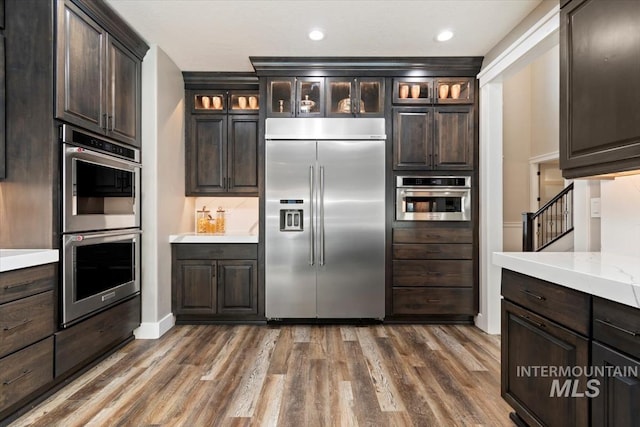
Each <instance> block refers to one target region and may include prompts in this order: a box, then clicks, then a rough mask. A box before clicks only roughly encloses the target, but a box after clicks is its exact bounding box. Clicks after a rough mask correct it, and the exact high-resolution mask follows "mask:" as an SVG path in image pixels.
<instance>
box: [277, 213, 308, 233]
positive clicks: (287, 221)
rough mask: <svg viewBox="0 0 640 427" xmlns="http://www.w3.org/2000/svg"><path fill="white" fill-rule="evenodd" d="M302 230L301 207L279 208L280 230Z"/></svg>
mask: <svg viewBox="0 0 640 427" xmlns="http://www.w3.org/2000/svg"><path fill="white" fill-rule="evenodd" d="M302 230H303V228H302V209H280V231H302Z"/></svg>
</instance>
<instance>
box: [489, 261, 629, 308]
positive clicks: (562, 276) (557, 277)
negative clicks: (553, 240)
mask: <svg viewBox="0 0 640 427" xmlns="http://www.w3.org/2000/svg"><path fill="white" fill-rule="evenodd" d="M493 263H494V264H495V265H498V266H500V267H503V268H506V269H508V270H512V271H515V272H518V273H522V274H526V275H527V276H532V277H536V278H538V279H542V280H546V281H548V282H552V283H557V284H559V285H562V286H566V287H568V288H571V289H575V290H578V291H582V292H585V293H588V294H591V295H595V296H598V297H601V298H605V299H608V300H610V301H615V302H619V303H622V304H626V305H629V306H631V307H635V308H640V258H637V257H630V256H624V255H615V254H607V253H601V252H494V253H493Z"/></svg>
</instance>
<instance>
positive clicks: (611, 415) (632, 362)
mask: <svg viewBox="0 0 640 427" xmlns="http://www.w3.org/2000/svg"><path fill="white" fill-rule="evenodd" d="M592 349H593V352H592V358H591V363H592V365H593V366H594V367H595V368H608V369H612V374H611V375H606V374H605V375H604V376H596V377H595V378H594V379H596V380H597V381H598V383H596V384H594V385H593V386H594V388H595V389H596V390H597V395H596V396H595V397H594V398H593V400H592V402H591V425H593V426H599V427H614V426H615V427H638V425H640V376H639V375H638V372H640V360H639V359H634V358H631V357H629V356H627V355H625V354H623V353H621V352H619V351H615V350H613V349H611V348H609V347H607V346H605V345H602V344H600V343H598V342H594V343H593V346H592ZM616 370H617V373H616Z"/></svg>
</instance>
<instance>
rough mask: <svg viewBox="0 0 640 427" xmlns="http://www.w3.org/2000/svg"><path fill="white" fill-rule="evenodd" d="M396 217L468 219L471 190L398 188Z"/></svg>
mask: <svg viewBox="0 0 640 427" xmlns="http://www.w3.org/2000/svg"><path fill="white" fill-rule="evenodd" d="M396 219H397V220H398V221H470V220H471V192H470V190H469V189H465V188H461V189H458V188H437V189H427V188H420V189H413V188H398V189H397V192H396Z"/></svg>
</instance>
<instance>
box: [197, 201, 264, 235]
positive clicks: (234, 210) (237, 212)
mask: <svg viewBox="0 0 640 427" xmlns="http://www.w3.org/2000/svg"><path fill="white" fill-rule="evenodd" d="M258 200H259V199H258V198H257V197H197V198H196V199H195V209H196V210H200V209H202V207H203V206H206V207H207V209H208V210H210V211H211V215H212V216H215V212H216V211H217V210H218V207H220V206H221V207H222V208H223V209H224V210H225V223H226V230H227V234H229V233H233V232H234V231H235V232H248V231H251V232H255V233H257V232H258V218H259V210H258ZM193 218H194V220H193V223H192V229H191V230H190V231H193V230H194V228H193V227H194V226H195V210H194V215H193Z"/></svg>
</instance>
